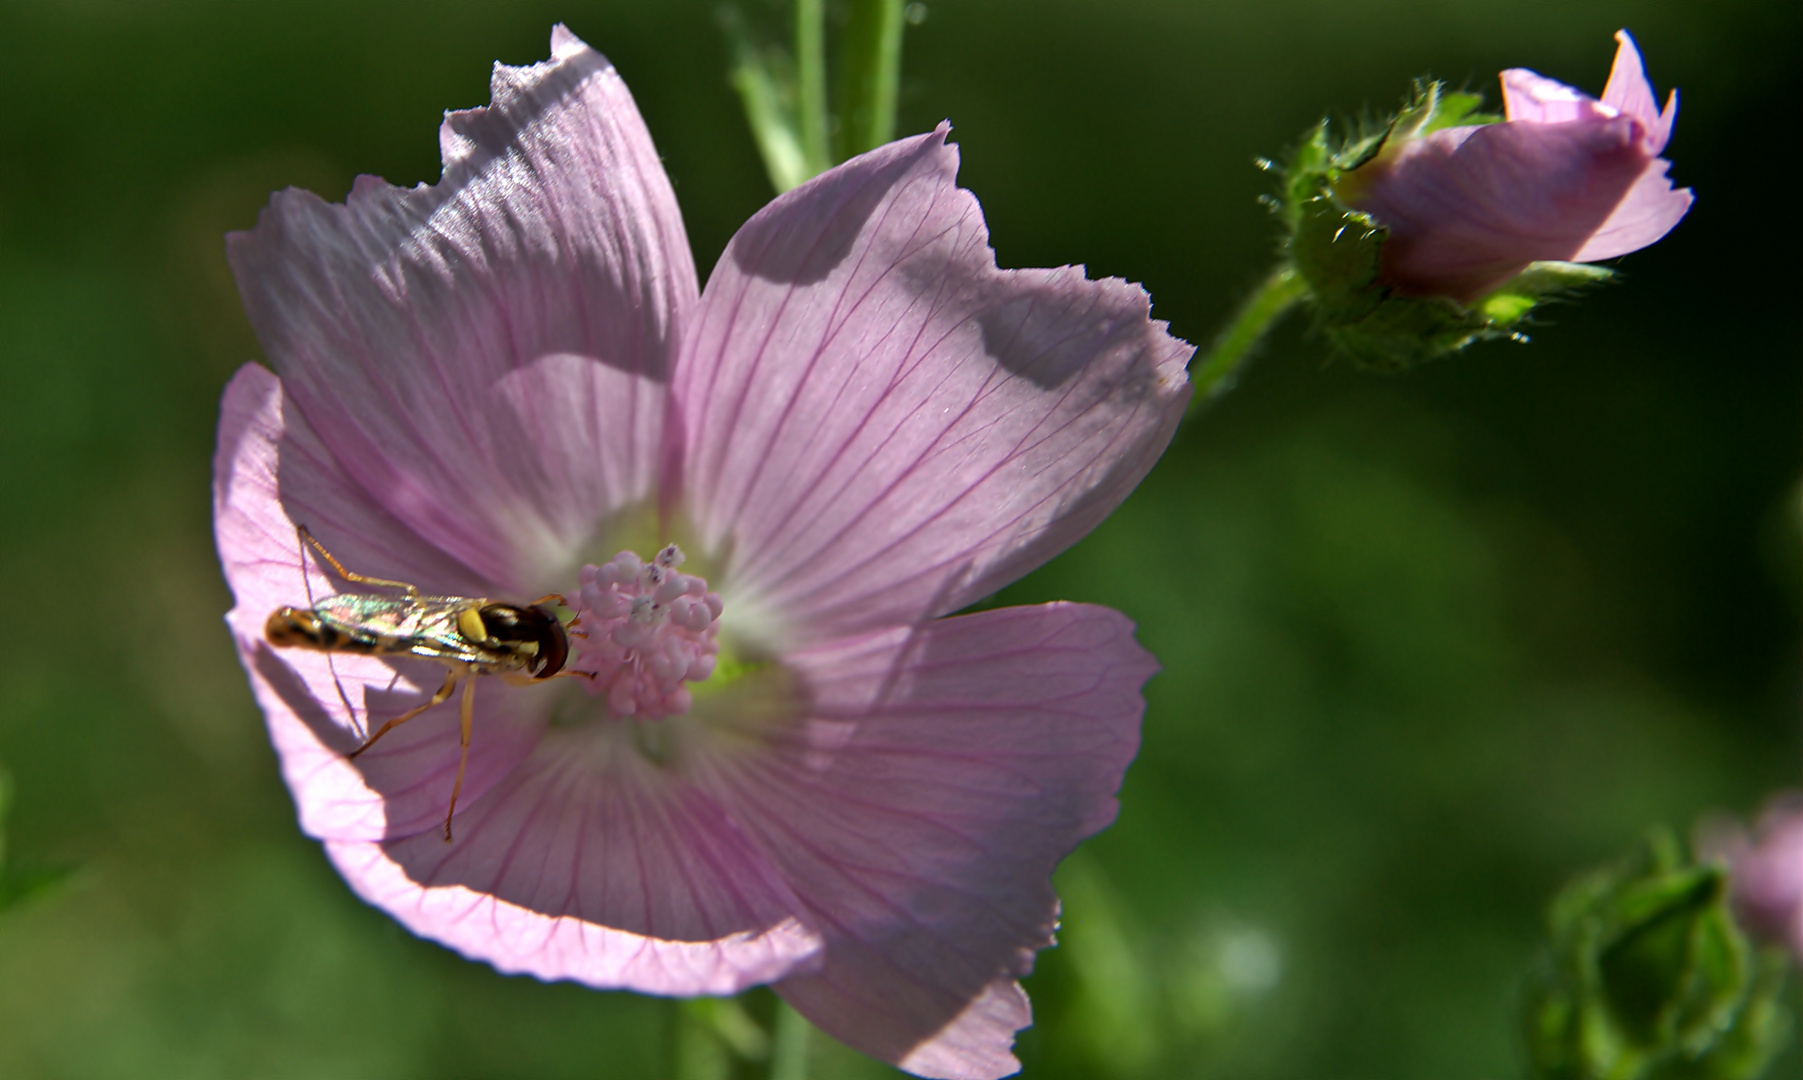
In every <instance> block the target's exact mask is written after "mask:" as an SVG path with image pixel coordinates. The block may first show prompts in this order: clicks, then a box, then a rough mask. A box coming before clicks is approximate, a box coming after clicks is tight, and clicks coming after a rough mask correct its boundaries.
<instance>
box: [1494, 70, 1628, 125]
mask: <svg viewBox="0 0 1803 1080" xmlns="http://www.w3.org/2000/svg"><path fill="white" fill-rule="evenodd" d="M1502 96H1503V115H1504V116H1506V117H1508V118H1509V119H1510V120H1522V121H1526V122H1528V123H1533V124H1563V123H1565V122H1567V121H1570V120H1607V119H1608V118H1609V117H1611V116H1613V115H1615V114H1614V113H1612V112H1610V111H1609V110H1607V109H1605V108H1603V107H1602V105H1601V103H1600V102H1598V101H1597V100H1596V99H1595V98H1593V97H1591V96H1590V95H1589V94H1586V93H1584V92H1583V91H1582V90H1578V89H1576V88H1574V87H1570V86H1566V85H1565V84H1564V83H1562V82H1560V81H1559V80H1557V79H1549V78H1547V77H1546V76H1545V75H1542V74H1540V73H1539V72H1535V71H1529V70H1528V69H1527V68H1510V69H1509V70H1507V71H1505V72H1503V73H1502Z"/></svg>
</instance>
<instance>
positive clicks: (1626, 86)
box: [1603, 30, 1678, 156]
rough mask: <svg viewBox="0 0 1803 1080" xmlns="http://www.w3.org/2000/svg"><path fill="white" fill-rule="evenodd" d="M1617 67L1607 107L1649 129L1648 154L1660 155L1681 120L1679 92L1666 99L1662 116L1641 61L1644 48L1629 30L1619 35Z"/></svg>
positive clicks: (1612, 71) (1607, 93) (1611, 77)
mask: <svg viewBox="0 0 1803 1080" xmlns="http://www.w3.org/2000/svg"><path fill="white" fill-rule="evenodd" d="M1615 41H1616V47H1615V64H1614V66H1613V67H1611V68H1610V69H1609V85H1608V86H1606V87H1604V88H1603V104H1604V105H1607V106H1609V107H1610V108H1611V109H1614V110H1615V111H1616V112H1618V113H1621V114H1622V115H1623V116H1632V117H1633V118H1634V119H1636V120H1638V121H1640V122H1641V124H1643V125H1644V126H1645V128H1646V133H1647V134H1646V144H1645V145H1646V152H1647V153H1648V154H1649V155H1652V156H1657V155H1658V154H1659V153H1660V152H1661V151H1663V150H1664V149H1665V144H1666V143H1668V142H1670V141H1671V137H1672V124H1674V123H1676V122H1677V119H1678V92H1677V91H1676V90H1673V91H1672V92H1671V93H1670V94H1669V95H1668V96H1667V97H1666V99H1665V111H1664V112H1663V113H1661V112H1660V111H1659V106H1658V105H1657V104H1656V103H1655V99H1654V97H1653V84H1652V81H1651V80H1649V79H1648V78H1647V77H1646V68H1645V67H1644V66H1643V65H1642V64H1641V62H1640V49H1639V48H1637V47H1636V46H1635V44H1634V39H1633V38H1632V37H1630V36H1628V32H1627V31H1626V30H1617V31H1616V32H1615Z"/></svg>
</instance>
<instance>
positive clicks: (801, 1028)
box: [770, 998, 813, 1080]
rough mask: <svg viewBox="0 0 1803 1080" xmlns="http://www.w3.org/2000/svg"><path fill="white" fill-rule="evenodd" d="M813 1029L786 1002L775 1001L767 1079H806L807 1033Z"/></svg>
mask: <svg viewBox="0 0 1803 1080" xmlns="http://www.w3.org/2000/svg"><path fill="white" fill-rule="evenodd" d="M812 1030H813V1028H812V1027H811V1026H810V1025H809V1024H808V1022H807V1020H806V1018H804V1017H803V1016H802V1015H801V1014H800V1013H798V1012H796V1011H795V1009H794V1008H793V1007H792V1006H791V1005H790V1004H789V1003H788V1002H786V1001H783V1000H781V999H780V998H779V999H778V1000H777V1003H776V1031H775V1033H774V1035H773V1037H772V1039H771V1045H770V1080H808V1035H809V1033H810V1032H811V1031H812Z"/></svg>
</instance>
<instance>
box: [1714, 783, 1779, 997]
mask: <svg viewBox="0 0 1803 1080" xmlns="http://www.w3.org/2000/svg"><path fill="white" fill-rule="evenodd" d="M1700 832H1701V836H1700V838H1699V842H1698V845H1697V846H1698V848H1699V849H1700V851H1701V853H1702V854H1703V855H1704V856H1705V857H1708V858H1715V859H1719V860H1721V861H1723V862H1725V863H1727V865H1728V872H1729V887H1728V895H1729V898H1730V900H1731V901H1732V902H1733V904H1734V912H1735V914H1736V915H1738V916H1739V917H1740V921H1741V923H1742V924H1743V925H1745V926H1746V928H1747V929H1748V930H1751V931H1752V932H1753V933H1755V934H1756V935H1758V936H1759V937H1760V938H1761V939H1762V940H1765V941H1770V942H1775V943H1777V944H1780V945H1783V946H1785V947H1786V948H1788V949H1789V950H1790V952H1791V955H1793V956H1795V957H1796V958H1797V959H1798V961H1799V962H1803V793H1798V792H1791V793H1788V794H1786V795H1783V796H1780V797H1778V798H1774V799H1772V800H1771V801H1770V802H1769V803H1768V804H1767V806H1766V808H1765V810H1764V812H1763V813H1761V814H1760V817H1759V823H1758V825H1757V826H1755V828H1754V830H1753V835H1752V836H1748V835H1747V833H1746V832H1745V830H1744V829H1742V828H1741V827H1740V826H1738V825H1737V824H1735V823H1733V822H1732V821H1728V820H1726V819H1718V820H1714V821H1711V822H1708V823H1707V824H1706V825H1705V827H1704V828H1703V829H1702V830H1700Z"/></svg>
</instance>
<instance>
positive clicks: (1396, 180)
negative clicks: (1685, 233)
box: [1335, 30, 1691, 303]
mask: <svg viewBox="0 0 1803 1080" xmlns="http://www.w3.org/2000/svg"><path fill="white" fill-rule="evenodd" d="M1615 40H1616V41H1617V42H1618V43H1619V46H1618V48H1617V49H1616V53H1615V66H1614V68H1613V69H1611V71H1610V72H1609V85H1608V87H1607V88H1606V89H1605V90H1604V91H1603V99H1602V100H1601V101H1598V100H1596V99H1595V98H1592V97H1589V96H1588V95H1586V94H1584V93H1583V92H1582V91H1580V90H1576V89H1574V88H1572V87H1570V86H1566V85H1565V84H1564V83H1561V82H1556V81H1554V80H1552V79H1549V78H1546V77H1545V76H1543V75H1537V74H1535V73H1534V72H1532V71H1529V70H1527V69H1526V68H1511V69H1510V70H1508V71H1505V72H1503V73H1502V92H1503V109H1504V112H1505V116H1506V119H1505V120H1503V121H1502V122H1500V123H1493V124H1480V125H1473V126H1463V127H1449V128H1442V129H1440V130H1438V131H1432V132H1429V133H1427V134H1425V135H1419V136H1414V137H1403V138H1393V139H1391V140H1390V142H1389V143H1388V144H1386V145H1385V147H1384V148H1383V150H1382V151H1381V152H1379V154H1378V155H1377V156H1376V157H1375V158H1373V159H1372V160H1371V161H1369V162H1367V163H1366V164H1364V165H1361V166H1360V167H1359V168H1357V169H1354V170H1352V171H1351V172H1348V173H1347V174H1345V176H1344V177H1342V179H1341V181H1340V183H1339V184H1338V185H1337V186H1336V189H1335V194H1336V195H1338V197H1339V198H1340V200H1341V201H1342V202H1344V203H1346V204H1347V205H1348V206H1351V207H1353V208H1355V209H1358V210H1363V211H1365V212H1366V213H1369V214H1370V215H1371V216H1372V217H1373V218H1374V219H1376V221H1377V223H1378V224H1380V225H1382V226H1384V227H1385V228H1386V229H1388V230H1389V238H1388V239H1387V240H1386V241H1385V244H1384V248H1383V259H1382V264H1381V278H1382V281H1383V282H1384V284H1387V285H1390V286H1392V287H1394V288H1395V289H1396V290H1397V291H1398V292H1400V293H1403V294H1406V295H1417V296H1446V297H1450V298H1452V299H1454V300H1457V301H1460V302H1461V303H1469V302H1470V301H1472V300H1476V299H1478V298H1480V297H1482V296H1484V295H1486V294H1488V293H1490V292H1491V291H1493V290H1495V289H1496V288H1497V287H1498V286H1500V285H1502V284H1503V283H1505V282H1507V281H1508V280H1509V279H1510V278H1512V277H1514V276H1515V275H1516V274H1519V273H1520V272H1521V271H1522V270H1524V269H1526V268H1527V265H1528V264H1529V263H1531V262H1535V261H1539V260H1558V261H1565V262H1596V261H1599V260H1602V259H1612V258H1615V257H1616V256H1619V255H1626V254H1627V253H1628V252H1630V251H1638V250H1639V249H1641V248H1643V247H1646V246H1647V245H1648V244H1651V243H1652V242H1654V241H1655V240H1658V239H1659V238H1660V237H1662V236H1664V235H1665V234H1666V233H1668V232H1670V231H1671V229H1672V226H1674V225H1676V224H1677V223H1678V220H1679V219H1680V218H1682V217H1683V216H1684V214H1685V212H1686V211H1687V210H1689V209H1690V204H1691V192H1690V189H1689V188H1678V189H1673V187H1672V182H1671V180H1670V179H1668V178H1667V177H1666V175H1665V173H1666V170H1667V169H1668V168H1670V166H1671V163H1670V162H1669V161H1666V160H1665V159H1664V158H1662V157H1660V156H1659V153H1660V152H1661V151H1662V150H1664V149H1665V144H1666V142H1667V141H1668V140H1670V138H1671V133H1672V123H1673V121H1675V120H1676V119H1677V115H1678V92H1677V91H1676V90H1673V91H1672V92H1671V96H1670V97H1668V98H1666V101H1665V109H1664V111H1663V112H1661V111H1660V110H1659V108H1658V106H1657V105H1656V104H1655V101H1654V97H1653V88H1652V85H1651V84H1650V83H1649V82H1648V81H1647V77H1646V73H1645V71H1644V70H1643V69H1642V67H1641V63H1640V51H1639V50H1638V49H1636V48H1635V47H1634V40H1633V39H1632V38H1630V37H1629V36H1628V32H1627V31H1626V30H1622V31H1619V32H1618V33H1617V34H1616V35H1615Z"/></svg>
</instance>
